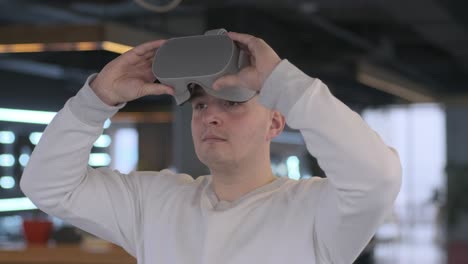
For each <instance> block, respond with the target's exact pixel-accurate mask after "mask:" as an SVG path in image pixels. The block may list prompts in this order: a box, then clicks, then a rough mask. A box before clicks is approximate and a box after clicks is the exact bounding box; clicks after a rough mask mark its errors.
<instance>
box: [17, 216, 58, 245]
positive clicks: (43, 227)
mask: <svg viewBox="0 0 468 264" xmlns="http://www.w3.org/2000/svg"><path fill="white" fill-rule="evenodd" d="M23 231H24V238H25V239H26V241H27V242H28V244H42V245H46V244H47V241H49V238H50V233H51V232H52V222H51V221H49V220H23Z"/></svg>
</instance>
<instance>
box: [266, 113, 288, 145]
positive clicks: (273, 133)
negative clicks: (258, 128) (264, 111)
mask: <svg viewBox="0 0 468 264" xmlns="http://www.w3.org/2000/svg"><path fill="white" fill-rule="evenodd" d="M285 124H286V119H285V118H284V116H283V115H282V114H281V113H280V112H278V111H272V113H271V125H270V128H269V130H268V135H267V140H268V141H271V140H272V139H273V138H275V137H277V136H278V135H279V134H281V132H283V129H284V126H285Z"/></svg>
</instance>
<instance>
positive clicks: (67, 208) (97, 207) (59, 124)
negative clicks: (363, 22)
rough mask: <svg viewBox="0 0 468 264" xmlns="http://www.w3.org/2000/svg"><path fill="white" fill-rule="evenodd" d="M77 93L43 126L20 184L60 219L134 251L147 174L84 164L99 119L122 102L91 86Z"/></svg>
mask: <svg viewBox="0 0 468 264" xmlns="http://www.w3.org/2000/svg"><path fill="white" fill-rule="evenodd" d="M93 77H94V76H90V78H89V79H88V80H87V82H86V84H85V85H84V87H83V88H82V89H81V90H80V91H79V92H78V93H77V95H76V96H74V97H72V98H70V99H69V100H68V101H67V102H66V104H65V106H64V107H63V109H61V110H60V111H59V112H58V113H57V115H56V116H55V117H54V119H53V120H52V122H51V123H50V124H49V125H48V126H47V128H46V129H45V131H44V133H43V135H42V137H41V140H40V142H39V144H38V145H37V146H36V147H35V149H34V151H33V153H32V155H31V158H30V160H29V162H28V165H27V167H26V168H25V170H24V173H23V175H22V177H21V182H20V186H21V189H22V190H23V192H24V193H25V194H26V196H28V197H29V198H30V199H31V201H32V202H33V203H34V204H35V205H36V206H37V207H38V208H40V209H41V210H43V211H44V212H46V213H48V214H50V215H53V216H57V217H59V218H62V219H64V220H65V221H67V222H68V223H71V224H73V225H75V226H78V227H80V228H81V229H83V230H85V231H87V232H90V233H92V234H94V235H96V236H99V237H101V238H103V239H106V240H108V241H111V242H113V243H115V244H117V245H120V246H122V247H123V248H125V249H126V250H127V251H128V252H129V253H130V254H132V255H133V256H135V254H136V250H137V247H138V245H139V242H140V241H139V236H138V234H139V230H138V228H140V227H139V226H140V225H139V224H137V223H139V222H140V218H141V210H140V204H141V203H140V200H141V195H142V194H141V193H142V192H143V188H144V186H146V185H147V184H144V183H143V182H142V181H144V180H145V177H137V176H135V175H132V174H129V175H124V174H121V173H119V172H117V171H112V170H110V169H108V168H99V169H93V168H91V167H89V166H88V160H89V154H90V152H91V148H92V147H93V143H94V142H95V141H96V139H97V138H98V137H99V136H100V135H101V133H102V131H103V124H104V122H105V120H106V119H107V118H110V117H111V116H112V115H114V114H115V113H116V112H117V111H118V110H119V109H120V108H121V107H123V105H119V106H116V107H111V106H108V105H106V104H105V103H103V102H102V101H101V100H100V99H99V98H98V97H97V96H96V95H95V94H94V92H93V91H92V89H91V88H90V87H89V81H90V80H91V79H92V78H93Z"/></svg>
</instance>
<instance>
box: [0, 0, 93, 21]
mask: <svg viewBox="0 0 468 264" xmlns="http://www.w3.org/2000/svg"><path fill="white" fill-rule="evenodd" d="M18 10H21V14H18ZM0 17H1V18H2V19H4V20H12V21H15V22H19V21H22V22H35V23H37V22H38V21H39V23H41V24H45V23H54V22H55V23H57V22H66V23H85V24H89V23H96V22H98V20H97V19H96V18H93V17H90V16H83V15H80V14H77V13H75V12H73V11H70V10H68V9H67V8H65V7H64V8H62V7H56V6H51V5H47V4H43V3H41V4H35V3H31V2H30V1H29V2H26V1H0Z"/></svg>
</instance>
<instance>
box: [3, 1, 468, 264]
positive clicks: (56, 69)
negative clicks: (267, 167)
mask: <svg viewBox="0 0 468 264" xmlns="http://www.w3.org/2000/svg"><path fill="white" fill-rule="evenodd" d="M466 11H468V2H466V1H463V0H445V1H439V0H412V1H401V0H394V1H372V0H361V1H346V0H293V1H291V0H270V1H266V0H249V1H247V0H218V1H214V0H204V1H201V0H77V1H75V0H72V1H56V0H45V1H37V0H17V1H4V0H3V1H2V0H0V264H1V263H79V262H77V259H78V260H83V263H136V260H135V259H133V258H132V257H131V256H129V255H128V254H127V253H125V252H124V251H123V250H121V249H120V248H119V247H117V246H115V245H112V244H110V243H108V242H105V241H101V240H100V239H98V238H96V237H93V236H92V235H90V234H87V233H86V232H84V231H82V230H79V229H76V228H74V227H72V226H70V225H68V224H67V223H66V222H63V221H62V220H60V219H57V218H54V217H51V216H48V215H46V214H45V213H43V212H41V211H40V210H38V209H37V208H36V207H35V206H34V204H32V203H31V202H30V201H29V199H28V198H27V197H24V195H23V193H22V192H21V190H20V187H19V181H20V179H21V174H22V171H23V169H24V167H25V166H26V165H27V162H28V159H29V156H30V154H31V152H32V151H33V150H34V147H35V146H36V144H37V143H38V141H39V140H40V137H41V134H42V132H43V130H44V129H45V127H46V126H47V124H48V123H49V122H50V120H51V119H52V118H53V116H54V115H55V114H56V112H57V111H59V110H60V109H61V107H62V106H63V104H64V103H65V102H66V101H67V100H68V98H70V97H72V96H73V95H75V94H76V92H77V91H78V90H79V89H80V88H81V87H82V85H83V83H84V81H85V80H86V78H87V77H88V76H89V75H90V74H92V73H96V72H99V70H100V69H101V68H102V67H103V66H104V65H105V64H106V63H108V62H109V61H111V60H112V59H114V58H116V57H117V56H119V55H120V54H122V53H124V52H125V51H127V50H129V49H130V48H132V47H134V46H135V45H138V44H140V43H143V42H145V41H149V40H154V39H161V38H172V37H181V36H190V35H200V34H203V33H204V32H205V31H206V30H208V29H214V28H225V29H227V30H229V31H237V32H244V33H248V34H252V35H255V36H258V37H260V38H262V39H264V40H265V41H266V42H267V43H269V44H270V45H271V46H272V47H273V48H274V49H275V50H276V51H277V53H278V54H279V56H280V57H281V58H284V59H288V60H289V61H291V62H292V63H293V64H295V65H296V66H298V67H299V68H300V69H301V70H302V71H304V72H305V73H306V74H308V75H310V76H312V77H316V78H320V79H321V80H322V81H323V82H324V83H326V84H327V85H328V86H329V88H330V90H331V91H332V93H333V94H334V95H335V96H336V97H337V98H338V99H340V100H341V101H343V102H344V103H345V104H346V105H348V106H349V107H350V108H351V109H352V110H354V111H356V112H357V113H359V114H360V115H361V116H362V118H363V119H364V120H365V121H366V122H367V123H368V125H369V126H370V127H371V128H372V129H374V130H375V131H376V132H377V133H379V134H380V136H381V137H382V139H383V140H384V142H385V143H386V144H388V145H389V146H392V147H393V148H395V149H396V150H397V151H398V153H399V155H400V159H401V162H402V168H403V182H402V188H401V191H400V194H399V195H398V198H397V200H396V202H395V205H394V208H393V211H392V213H391V214H390V215H388V217H387V218H386V220H385V221H384V223H382V225H381V227H380V228H379V230H378V231H377V233H376V234H375V236H374V237H373V238H372V240H371V241H370V242H369V244H368V245H367V246H366V248H365V249H364V250H363V252H362V253H361V255H360V256H359V258H358V259H357V260H356V261H355V263H376V264H387V263H401V264H411V263H425V264H442V263H448V264H459V263H468V253H467V252H468V153H467V151H466V149H467V147H466V146H468V137H467V135H468V122H467V120H468V119H467V116H468V80H467V79H468V78H466V77H467V76H468V18H467V16H466V15H465V14H466ZM310 114H311V115H313V113H310ZM190 119H191V108H190V105H183V106H176V105H175V103H174V100H173V99H172V98H171V97H170V96H167V95H163V96H147V97H144V98H141V99H138V100H136V101H133V102H129V103H127V105H126V106H125V107H124V108H123V109H122V110H121V111H120V112H119V113H117V114H116V115H115V116H114V117H112V118H111V119H109V120H108V121H107V122H106V124H105V126H104V132H103V134H102V136H100V137H99V139H98V140H97V141H96V143H95V144H94V147H93V149H92V153H91V155H90V159H89V165H90V166H93V167H102V166H109V167H111V168H113V169H117V170H119V171H121V172H123V173H128V172H130V171H132V170H161V169H164V168H169V169H171V170H174V171H177V172H186V173H189V174H191V175H205V174H208V173H209V171H208V169H207V168H206V167H205V166H204V165H203V164H201V163H200V162H199V161H198V159H197V157H196V155H195V152H194V149H193V146H192V139H191V131H190ZM271 150H272V153H271V160H272V170H273V172H274V173H275V175H277V176H278V177H289V178H292V179H296V180H299V179H307V178H312V177H326V173H324V172H323V171H322V170H321V168H320V166H319V165H318V163H317V160H316V159H315V157H313V156H311V155H310V154H308V152H307V150H306V148H305V143H304V141H303V139H302V136H301V134H300V133H299V132H298V131H296V130H293V129H290V128H288V127H287V128H286V129H285V131H284V132H283V133H282V134H281V135H280V136H278V137H277V138H275V139H274V140H273V143H272V148H271ZM28 221H37V222H48V223H49V228H50V232H49V236H48V237H47V241H46V242H45V243H42V244H41V245H32V244H31V243H28V241H27V239H26V234H25V222H28ZM50 223H51V224H50ZM37 228H39V227H37ZM279 239H281V238H279ZM291 246H294V245H293V244H292V245H291Z"/></svg>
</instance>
